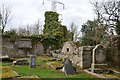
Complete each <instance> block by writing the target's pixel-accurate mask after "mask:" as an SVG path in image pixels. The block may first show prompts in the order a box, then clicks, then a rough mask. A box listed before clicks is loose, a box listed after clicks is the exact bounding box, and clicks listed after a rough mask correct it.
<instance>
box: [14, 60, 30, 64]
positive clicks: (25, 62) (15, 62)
mask: <svg viewBox="0 0 120 80" xmlns="http://www.w3.org/2000/svg"><path fill="white" fill-rule="evenodd" d="M28 64H29V63H28V60H27V59H19V60H16V61H13V65H28Z"/></svg>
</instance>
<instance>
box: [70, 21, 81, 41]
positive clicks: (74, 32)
mask: <svg viewBox="0 0 120 80" xmlns="http://www.w3.org/2000/svg"><path fill="white" fill-rule="evenodd" d="M70 32H72V40H73V41H77V39H78V37H79V32H78V26H77V25H76V24H75V23H74V22H72V23H71V24H70Z"/></svg>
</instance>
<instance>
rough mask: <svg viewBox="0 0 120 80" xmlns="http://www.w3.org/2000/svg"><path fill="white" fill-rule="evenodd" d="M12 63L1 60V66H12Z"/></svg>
mask: <svg viewBox="0 0 120 80" xmlns="http://www.w3.org/2000/svg"><path fill="white" fill-rule="evenodd" d="M10 65H11V63H7V62H0V66H10Z"/></svg>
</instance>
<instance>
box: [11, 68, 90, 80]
mask: <svg viewBox="0 0 120 80" xmlns="http://www.w3.org/2000/svg"><path fill="white" fill-rule="evenodd" d="M12 69H14V70H15V71H16V72H17V73H18V74H20V75H22V76H39V77H40V78H91V77H90V76H88V75H86V74H79V75H73V76H72V75H70V76H66V75H64V74H62V73H61V72H59V71H56V70H53V69H50V68H48V69H47V68H40V67H37V68H29V66H16V67H15V66H14V67H12Z"/></svg>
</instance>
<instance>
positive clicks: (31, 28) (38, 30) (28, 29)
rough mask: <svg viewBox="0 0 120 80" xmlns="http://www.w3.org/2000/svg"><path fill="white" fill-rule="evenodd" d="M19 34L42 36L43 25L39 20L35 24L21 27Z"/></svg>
mask: <svg viewBox="0 0 120 80" xmlns="http://www.w3.org/2000/svg"><path fill="white" fill-rule="evenodd" d="M18 34H19V35H23V36H31V35H33V34H34V35H40V34H42V25H41V23H40V21H39V20H38V21H37V22H36V23H35V24H33V25H29V24H27V25H26V26H24V27H23V26H22V27H19V29H18Z"/></svg>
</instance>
